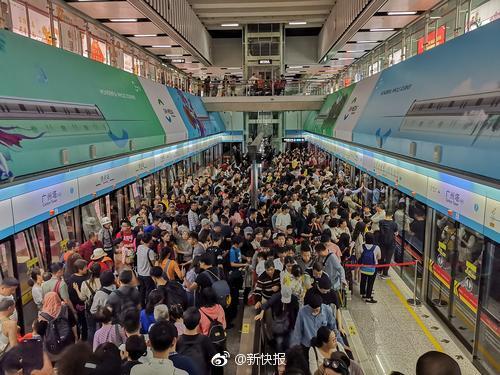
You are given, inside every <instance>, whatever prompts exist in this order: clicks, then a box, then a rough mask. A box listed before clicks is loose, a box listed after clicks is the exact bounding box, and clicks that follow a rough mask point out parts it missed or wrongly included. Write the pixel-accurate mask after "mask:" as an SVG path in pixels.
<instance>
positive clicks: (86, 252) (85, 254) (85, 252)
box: [78, 240, 102, 262]
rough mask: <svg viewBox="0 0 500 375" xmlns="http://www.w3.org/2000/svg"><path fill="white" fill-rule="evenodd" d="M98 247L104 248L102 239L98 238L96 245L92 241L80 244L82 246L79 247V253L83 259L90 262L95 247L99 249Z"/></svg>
mask: <svg viewBox="0 0 500 375" xmlns="http://www.w3.org/2000/svg"><path fill="white" fill-rule="evenodd" d="M98 247H101V248H102V243H101V241H99V240H98V241H97V242H96V243H95V245H94V244H93V243H92V242H90V241H86V242H84V243H82V244H81V245H80V247H79V248H78V253H79V254H80V256H81V257H82V258H83V259H85V260H86V261H87V262H90V257H91V256H92V253H93V252H94V249H97V248H98Z"/></svg>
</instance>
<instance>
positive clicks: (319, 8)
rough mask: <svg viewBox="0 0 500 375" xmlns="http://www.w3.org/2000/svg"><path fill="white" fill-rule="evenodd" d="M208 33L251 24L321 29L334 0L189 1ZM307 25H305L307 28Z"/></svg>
mask: <svg viewBox="0 0 500 375" xmlns="http://www.w3.org/2000/svg"><path fill="white" fill-rule="evenodd" d="M188 2H189V3H190V4H191V7H192V8H193V10H194V11H195V13H196V14H197V15H198V17H199V18H200V20H201V21H202V22H203V24H204V25H205V26H206V28H207V29H209V30H214V29H215V30H216V29H225V28H236V27H238V26H222V25H226V24H227V25H229V24H238V25H241V24H250V23H285V24H289V23H290V22H292V23H299V24H294V25H288V26H289V27H321V26H322V25H323V23H324V22H325V20H326V19H327V17H328V15H329V14H330V11H331V10H332V7H333V5H334V4H335V0H188ZM304 22H305V24H304Z"/></svg>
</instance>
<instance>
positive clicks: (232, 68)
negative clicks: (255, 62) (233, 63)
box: [227, 67, 241, 70]
mask: <svg viewBox="0 0 500 375" xmlns="http://www.w3.org/2000/svg"><path fill="white" fill-rule="evenodd" d="M227 69H228V70H239V69H241V68H234V67H233V68H227Z"/></svg>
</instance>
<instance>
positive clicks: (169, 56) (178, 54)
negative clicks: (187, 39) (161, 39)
mask: <svg viewBox="0 0 500 375" xmlns="http://www.w3.org/2000/svg"><path fill="white" fill-rule="evenodd" d="M163 56H165V57H182V55H179V54H177V55H163Z"/></svg>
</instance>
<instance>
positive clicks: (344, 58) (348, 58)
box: [337, 57, 354, 60]
mask: <svg viewBox="0 0 500 375" xmlns="http://www.w3.org/2000/svg"><path fill="white" fill-rule="evenodd" d="M337 60H354V57H337Z"/></svg>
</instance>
